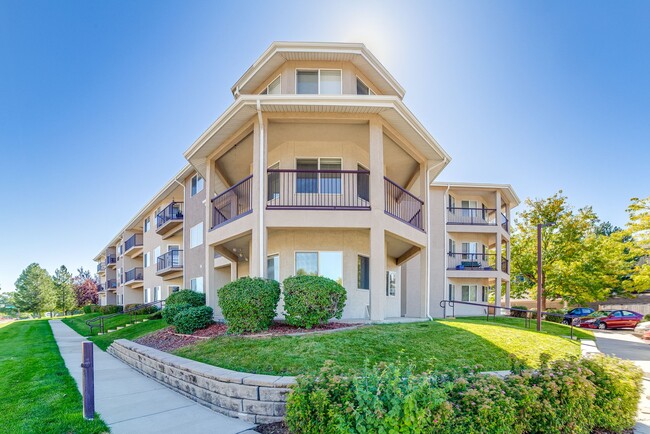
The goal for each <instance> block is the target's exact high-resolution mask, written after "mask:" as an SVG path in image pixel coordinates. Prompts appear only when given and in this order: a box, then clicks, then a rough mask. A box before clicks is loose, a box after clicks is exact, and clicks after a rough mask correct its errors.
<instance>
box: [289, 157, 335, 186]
mask: <svg viewBox="0 0 650 434" xmlns="http://www.w3.org/2000/svg"><path fill="white" fill-rule="evenodd" d="M296 170H299V172H298V173H297V174H296V193H322V194H341V174H340V173H318V172H316V171H317V170H341V159H340V158H299V159H297V160H296Z"/></svg>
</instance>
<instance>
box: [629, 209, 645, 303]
mask: <svg viewBox="0 0 650 434" xmlns="http://www.w3.org/2000/svg"><path fill="white" fill-rule="evenodd" d="M627 212H628V214H629V215H630V221H629V222H628V224H627V227H626V231H627V232H628V233H629V235H630V236H631V237H632V238H633V239H634V242H635V245H636V250H635V254H636V256H637V262H636V264H635V266H634V270H633V272H632V274H631V276H630V279H629V280H628V281H627V282H625V283H626V288H627V289H628V290H630V291H632V292H642V291H647V290H650V196H649V197H646V198H645V199H639V198H637V197H635V198H632V203H631V204H630V206H629V207H628V208H627Z"/></svg>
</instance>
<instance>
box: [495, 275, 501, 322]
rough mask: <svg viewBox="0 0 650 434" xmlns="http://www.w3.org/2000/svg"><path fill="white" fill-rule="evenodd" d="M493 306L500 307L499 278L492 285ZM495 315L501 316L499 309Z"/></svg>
mask: <svg viewBox="0 0 650 434" xmlns="http://www.w3.org/2000/svg"><path fill="white" fill-rule="evenodd" d="M494 304H495V305H497V306H501V277H497V279H496V283H495V284H494ZM496 313H497V315H501V309H497V311H496Z"/></svg>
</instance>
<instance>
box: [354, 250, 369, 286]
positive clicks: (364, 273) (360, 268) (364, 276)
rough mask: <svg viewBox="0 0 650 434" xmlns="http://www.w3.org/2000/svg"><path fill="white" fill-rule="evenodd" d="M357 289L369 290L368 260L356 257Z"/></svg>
mask: <svg viewBox="0 0 650 434" xmlns="http://www.w3.org/2000/svg"><path fill="white" fill-rule="evenodd" d="M357 288H359V289H370V258H369V257H367V256H363V255H358V256H357Z"/></svg>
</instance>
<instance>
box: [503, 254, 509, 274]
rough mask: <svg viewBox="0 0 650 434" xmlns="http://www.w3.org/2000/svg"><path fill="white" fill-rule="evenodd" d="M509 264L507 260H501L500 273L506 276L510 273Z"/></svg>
mask: <svg viewBox="0 0 650 434" xmlns="http://www.w3.org/2000/svg"><path fill="white" fill-rule="evenodd" d="M509 265H510V264H509V263H508V258H501V271H503V272H504V273H506V274H509V273H510V268H509Z"/></svg>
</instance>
